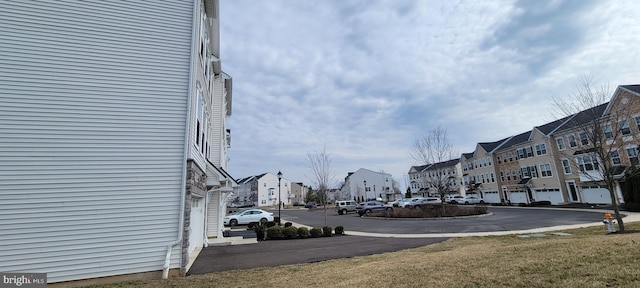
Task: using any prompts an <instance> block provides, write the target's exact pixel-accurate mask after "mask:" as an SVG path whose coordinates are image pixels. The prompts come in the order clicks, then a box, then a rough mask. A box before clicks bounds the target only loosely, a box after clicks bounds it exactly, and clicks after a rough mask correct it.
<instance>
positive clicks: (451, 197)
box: [444, 195, 464, 204]
mask: <svg viewBox="0 0 640 288" xmlns="http://www.w3.org/2000/svg"><path fill="white" fill-rule="evenodd" d="M462 198H464V196H462V195H447V197H445V198H444V199H445V200H444V202H447V203H451V204H458V201H460V199H462Z"/></svg>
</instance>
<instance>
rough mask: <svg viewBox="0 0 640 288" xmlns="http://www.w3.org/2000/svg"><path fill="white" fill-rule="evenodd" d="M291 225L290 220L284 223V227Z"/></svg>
mask: <svg viewBox="0 0 640 288" xmlns="http://www.w3.org/2000/svg"><path fill="white" fill-rule="evenodd" d="M291 226H293V223H291V222H287V223H284V228H287V227H291Z"/></svg>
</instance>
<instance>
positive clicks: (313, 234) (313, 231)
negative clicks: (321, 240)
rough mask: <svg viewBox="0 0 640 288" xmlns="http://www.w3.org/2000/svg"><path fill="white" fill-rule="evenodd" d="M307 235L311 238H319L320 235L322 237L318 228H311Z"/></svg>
mask: <svg viewBox="0 0 640 288" xmlns="http://www.w3.org/2000/svg"><path fill="white" fill-rule="evenodd" d="M309 234H310V235H311V237H312V238H318V237H320V235H322V229H320V228H318V227H313V228H311V230H309Z"/></svg>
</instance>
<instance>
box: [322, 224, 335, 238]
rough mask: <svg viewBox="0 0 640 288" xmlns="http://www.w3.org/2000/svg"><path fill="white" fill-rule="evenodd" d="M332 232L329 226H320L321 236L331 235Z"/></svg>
mask: <svg viewBox="0 0 640 288" xmlns="http://www.w3.org/2000/svg"><path fill="white" fill-rule="evenodd" d="M332 232H333V228H331V227H329V226H324V227H322V237H331V233H332Z"/></svg>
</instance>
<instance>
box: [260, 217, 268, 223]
mask: <svg viewBox="0 0 640 288" xmlns="http://www.w3.org/2000/svg"><path fill="white" fill-rule="evenodd" d="M267 222H269V221H268V220H267V218H262V219H260V223H262V224H265V223H267Z"/></svg>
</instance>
